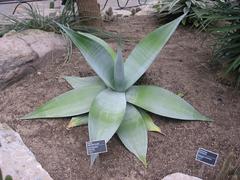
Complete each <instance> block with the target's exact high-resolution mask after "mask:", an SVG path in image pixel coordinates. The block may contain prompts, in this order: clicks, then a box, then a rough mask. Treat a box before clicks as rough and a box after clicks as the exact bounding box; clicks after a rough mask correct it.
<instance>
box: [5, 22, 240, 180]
mask: <svg viewBox="0 0 240 180" xmlns="http://www.w3.org/2000/svg"><path fill="white" fill-rule="evenodd" d="M106 27H107V29H108V30H111V31H114V32H116V31H117V32H120V33H122V34H125V35H127V36H129V37H131V38H133V40H134V41H132V42H127V43H126V44H125V48H124V54H125V56H126V55H127V54H129V52H130V51H131V50H132V48H133V47H134V46H135V44H136V42H137V41H138V40H139V39H140V38H142V37H143V36H144V35H146V34H147V33H148V32H150V31H152V30H153V29H154V28H156V27H157V23H156V22H155V20H154V18H145V17H134V18H128V19H124V20H121V21H117V22H114V23H110V24H106ZM79 57H80V56H79V53H78V51H74V54H73V59H72V61H71V62H70V63H64V55H62V56H61V57H59V58H55V57H54V55H53V57H52V58H50V59H48V60H47V63H46V65H45V67H44V68H42V69H39V70H38V73H37V71H36V72H35V73H34V74H31V75H29V76H27V77H26V78H24V79H22V80H21V81H19V82H17V83H16V84H14V85H13V86H11V87H9V88H8V89H6V90H4V91H3V92H0V112H1V113H0V121H1V122H5V123H8V124H9V125H10V126H11V127H12V128H14V129H15V130H16V131H17V132H19V133H20V135H21V136H22V138H23V140H24V142H25V144H26V145H27V146H28V147H29V148H30V149H31V150H32V151H33V152H34V154H35V155H36V157H37V159H38V161H40V163H41V164H42V165H43V167H44V168H45V169H46V170H47V171H48V172H49V173H50V175H51V176H52V177H53V178H54V179H55V180H62V179H70V180H80V179H108V180H109V179H152V180H157V179H161V178H162V177H164V176H165V175H167V174H169V173H174V172H183V173H187V174H190V175H195V176H199V177H203V178H204V179H209V180H213V179H214V176H215V175H216V174H217V173H218V171H219V168H220V166H221V165H222V163H223V160H224V158H225V157H226V156H227V155H228V153H229V152H230V151H233V152H234V153H235V154H236V156H237V157H239V155H240V141H239V138H240V111H239V110H240V104H239V101H240V96H239V95H240V93H239V91H236V90H234V89H233V88H232V87H231V86H228V85H226V84H222V83H221V82H219V81H218V77H217V75H216V73H215V71H213V69H212V68H211V66H210V64H209V61H210V58H211V50H210V47H209V42H208V40H207V35H206V34H204V33H199V32H196V31H194V30H191V29H185V28H179V29H178V30H177V32H176V33H175V34H174V36H173V37H172V39H171V40H170V41H169V43H168V44H167V45H166V47H165V48H164V50H163V51H162V53H161V55H160V56H159V58H158V59H157V60H156V61H155V63H154V64H152V66H151V68H150V69H149V70H148V71H147V73H146V74H145V75H144V76H143V77H142V78H141V80H140V83H144V84H153V85H159V86H161V87H164V88H166V89H169V90H171V91H173V92H175V93H184V94H185V96H184V99H186V100H187V101H188V102H190V103H191V104H192V105H193V106H194V107H196V109H198V110H199V111H200V112H202V113H203V114H205V115H207V116H209V117H211V118H212V119H214V122H213V123H206V122H205V123H203V122H183V121H176V120H171V119H167V118H163V117H159V116H155V115H152V116H153V118H154V119H155V121H156V123H157V124H158V125H159V126H160V127H161V128H162V131H163V132H164V133H165V134H166V136H162V135H160V134H157V133H149V149H148V157H147V159H148V162H149V166H148V168H144V166H143V165H142V164H141V163H140V162H139V161H138V160H137V159H136V158H135V157H134V156H133V155H132V154H130V153H129V152H128V151H127V150H126V149H125V148H124V147H123V145H122V144H121V143H120V141H119V140H118V139H117V138H116V137H114V138H112V140H111V141H110V142H109V143H108V150H109V152H108V153H105V154H103V155H101V156H100V160H99V161H98V162H97V163H96V165H95V166H94V168H92V169H90V168H89V157H88V156H87V155H86V150H85V142H86V141H88V132H87V127H86V126H85V127H80V128H75V129H72V130H70V131H69V130H67V129H66V125H67V123H68V119H60V120H34V121H22V120H19V117H21V116H23V115H25V114H26V113H28V112H31V111H33V110H34V108H36V107H37V106H39V105H41V104H43V103H44V102H46V101H47V100H49V99H51V98H53V97H55V96H57V95H59V94H60V93H63V92H66V91H67V90H69V89H70V87H69V86H68V84H67V83H66V82H65V81H64V80H63V79H62V76H64V75H79V76H88V75H92V74H94V72H93V71H92V70H91V69H90V68H89V66H88V65H87V64H86V62H85V61H84V59H83V58H82V57H80V58H79ZM39 72H40V73H39ZM199 147H203V148H207V149H209V150H212V151H215V152H217V153H219V154H220V157H219V161H218V163H217V165H216V167H214V168H213V167H205V169H204V171H203V173H202V170H201V166H202V165H201V163H199V162H197V161H195V154H196V151H197V149H198V148H199Z"/></svg>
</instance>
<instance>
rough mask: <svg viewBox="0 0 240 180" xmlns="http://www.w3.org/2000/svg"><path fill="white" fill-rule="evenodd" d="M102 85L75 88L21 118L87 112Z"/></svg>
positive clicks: (51, 116)
mask: <svg viewBox="0 0 240 180" xmlns="http://www.w3.org/2000/svg"><path fill="white" fill-rule="evenodd" d="M103 89H104V87H102V86H94V85H93V86H88V87H83V88H78V89H73V90H71V91H68V92H66V93H63V94H62V95H60V96H57V97H55V98H53V99H52V100H50V101H48V102H47V103H45V104H44V105H42V106H40V107H39V108H37V109H36V110H35V111H34V112H32V113H30V114H27V115H26V116H24V117H23V118H21V119H36V118H57V117H69V116H76V115H80V114H84V113H87V112H88V111H89V109H90V106H91V103H92V101H93V99H94V98H95V97H96V95H97V94H98V93H99V92H101V91H102V90H103Z"/></svg>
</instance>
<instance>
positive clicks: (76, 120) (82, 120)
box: [67, 115, 88, 129]
mask: <svg viewBox="0 0 240 180" xmlns="http://www.w3.org/2000/svg"><path fill="white" fill-rule="evenodd" d="M85 124H88V115H81V116H75V117H72V119H71V120H70V122H69V123H68V125H67V129H70V128H73V127H77V126H81V125H85Z"/></svg>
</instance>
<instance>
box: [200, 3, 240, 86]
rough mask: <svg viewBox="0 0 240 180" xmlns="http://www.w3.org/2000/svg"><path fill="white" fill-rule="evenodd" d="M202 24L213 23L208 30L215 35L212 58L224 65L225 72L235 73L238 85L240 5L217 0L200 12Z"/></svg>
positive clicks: (239, 75) (239, 74)
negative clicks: (213, 4)
mask: <svg viewBox="0 0 240 180" xmlns="http://www.w3.org/2000/svg"><path fill="white" fill-rule="evenodd" d="M200 13H201V17H202V18H204V19H205V20H204V22H203V23H204V25H205V26H207V25H208V24H210V23H211V24H215V26H212V27H210V28H209V29H210V31H211V32H212V33H213V34H214V35H215V37H216V39H217V40H216V44H215V46H214V60H215V62H219V63H221V64H223V66H224V67H226V69H227V70H226V74H229V73H233V74H236V77H237V78H236V81H237V84H238V85H240V5H239V2H237V1H236V2H234V1H233V2H224V1H220V0H218V1H217V3H216V4H215V6H214V7H212V8H208V9H206V10H205V11H202V12H200Z"/></svg>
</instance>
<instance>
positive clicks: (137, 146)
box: [117, 105, 148, 166]
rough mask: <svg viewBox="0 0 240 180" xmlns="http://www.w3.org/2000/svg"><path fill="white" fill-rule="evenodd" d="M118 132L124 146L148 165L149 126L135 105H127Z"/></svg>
mask: <svg viewBox="0 0 240 180" xmlns="http://www.w3.org/2000/svg"><path fill="white" fill-rule="evenodd" d="M117 134H118V136H119V138H120V139H121V141H122V143H123V144H124V146H125V147H126V148H127V149H128V150H129V151H130V152H132V153H133V154H135V156H137V158H138V159H139V160H140V161H142V163H143V164H144V165H145V166H146V165H147V161H146V155H147V144H148V140H147V128H146V125H145V122H144V120H143V118H142V116H141V114H140V113H139V112H138V110H137V109H136V108H135V107H134V106H132V105H127V109H126V113H125V116H124V119H123V121H122V123H121V125H120V127H119V129H118V131H117Z"/></svg>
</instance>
